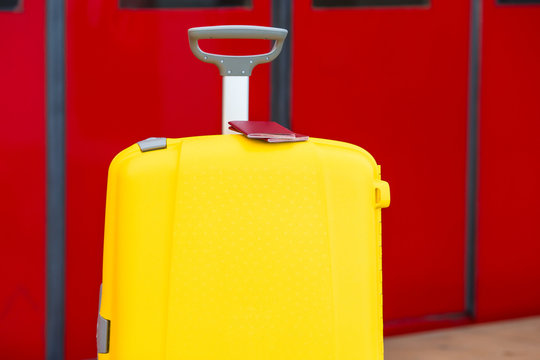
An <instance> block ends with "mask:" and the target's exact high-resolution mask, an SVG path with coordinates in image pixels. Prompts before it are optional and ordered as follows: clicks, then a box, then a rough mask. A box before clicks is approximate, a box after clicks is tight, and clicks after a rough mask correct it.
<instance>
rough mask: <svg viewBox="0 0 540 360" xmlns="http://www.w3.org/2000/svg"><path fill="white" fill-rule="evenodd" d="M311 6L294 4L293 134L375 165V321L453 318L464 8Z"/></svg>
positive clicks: (459, 257)
mask: <svg viewBox="0 0 540 360" xmlns="http://www.w3.org/2000/svg"><path fill="white" fill-rule="evenodd" d="M310 3H311V1H310V0H301V1H295V3H294V4H295V8H294V63H293V74H294V79H293V105H292V106H293V118H292V124H293V130H294V131H297V132H299V133H302V134H309V135H312V136H318V137H324V138H330V139H337V140H342V141H347V142H350V143H353V144H356V145H359V146H361V147H363V148H365V149H366V150H368V151H369V152H370V153H371V154H372V155H373V156H374V157H375V159H376V160H377V162H378V163H379V164H381V165H382V176H383V179H384V180H386V181H388V182H389V183H390V188H391V193H392V203H391V206H390V208H388V209H384V210H383V278H384V280H383V287H384V316H385V320H386V321H394V320H403V319H408V318H416V317H425V316H428V315H432V314H440V313H455V312H462V311H463V310H464V300H463V298H464V291H463V289H464V244H465V184H466V175H465V168H466V135H467V66H468V43H469V1H466V0H459V1H432V5H431V6H428V7H405V8H377V9H374V8H369V9H368V8H352V9H351V8H348V9H347V8H342V9H321V8H319V9H314V8H312V7H311V6H310ZM403 324H404V325H403V326H402V327H401V331H403V330H405V329H409V328H410V324H411V322H404V323H403ZM397 331H400V328H399V326H398V327H397V328H396V327H392V331H391V332H397Z"/></svg>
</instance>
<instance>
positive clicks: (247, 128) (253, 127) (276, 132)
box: [229, 121, 309, 143]
mask: <svg viewBox="0 0 540 360" xmlns="http://www.w3.org/2000/svg"><path fill="white" fill-rule="evenodd" d="M229 125H231V127H230V128H229V129H231V130H234V131H238V132H240V133H242V134H244V135H246V136H247V137H248V138H250V139H261V140H265V141H267V142H271V143H279V142H298V141H306V140H308V139H309V136H307V135H302V134H297V133H295V132H293V131H291V130H289V129H287V128H286V127H284V126H281V125H280V124H278V123H276V122H274V121H229Z"/></svg>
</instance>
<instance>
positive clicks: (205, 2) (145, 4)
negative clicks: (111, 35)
mask: <svg viewBox="0 0 540 360" xmlns="http://www.w3.org/2000/svg"><path fill="white" fill-rule="evenodd" d="M238 6H243V7H249V6H251V0H120V7H121V8H131V9H139V8H144V9H159V8H168V9H174V8H207V7H238Z"/></svg>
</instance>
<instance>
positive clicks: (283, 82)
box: [270, 0, 293, 128]
mask: <svg viewBox="0 0 540 360" xmlns="http://www.w3.org/2000/svg"><path fill="white" fill-rule="evenodd" d="M292 7H293V2H292V1H289V0H274V1H272V26H274V27H279V28H284V29H287V30H288V31H289V34H288V35H287V39H286V40H285V43H284V44H283V49H282V50H281V54H280V55H279V56H278V57H277V59H276V60H274V62H272V65H271V66H272V68H271V69H272V70H271V80H270V119H271V120H272V121H275V122H277V123H279V124H281V125H283V126H285V127H287V128H290V127H291V85H292V84H291V63H292V50H291V49H292Z"/></svg>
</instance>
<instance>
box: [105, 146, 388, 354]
mask: <svg viewBox="0 0 540 360" xmlns="http://www.w3.org/2000/svg"><path fill="white" fill-rule="evenodd" d="M167 143H168V144H167V145H168V146H167V149H163V150H157V151H151V152H146V153H141V151H140V150H139V148H138V146H137V145H134V146H131V147H130V148H128V149H126V150H124V151H123V152H121V153H120V154H119V155H118V156H117V157H116V158H115V159H114V160H113V162H112V164H111V167H110V170H109V180H108V193H107V210H106V227H105V248H104V264H103V298H102V303H101V309H100V313H101V315H102V316H103V317H105V318H106V319H109V320H110V321H111V328H110V331H111V332H110V347H109V353H108V354H99V359H101V360H104V359H117V360H119V359H130V360H133V359H209V360H210V359H220V360H223V359H234V360H239V359H295V360H296V359H321V360H322V359H365V360H368V359H369V360H374V359H378V360H379V359H382V358H383V346H382V306H381V304H382V294H381V290H382V287H381V247H380V245H381V238H380V234H381V233H380V207H384V206H387V205H388V203H389V192H388V187H387V186H386V183H385V182H383V181H381V180H380V178H379V177H380V174H379V167H378V166H377V164H376V163H375V161H374V159H373V158H372V157H371V156H370V155H369V154H368V153H367V152H365V151H364V150H362V149H360V148H358V147H356V146H354V145H349V144H346V143H340V142H335V141H328V140H320V139H310V140H309V141H307V142H302V143H293V144H290V143H287V144H267V143H264V142H260V141H254V140H249V139H246V138H244V137H243V136H241V135H226V136H220V135H217V136H205V137H195V138H184V139H168V140H167Z"/></svg>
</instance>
